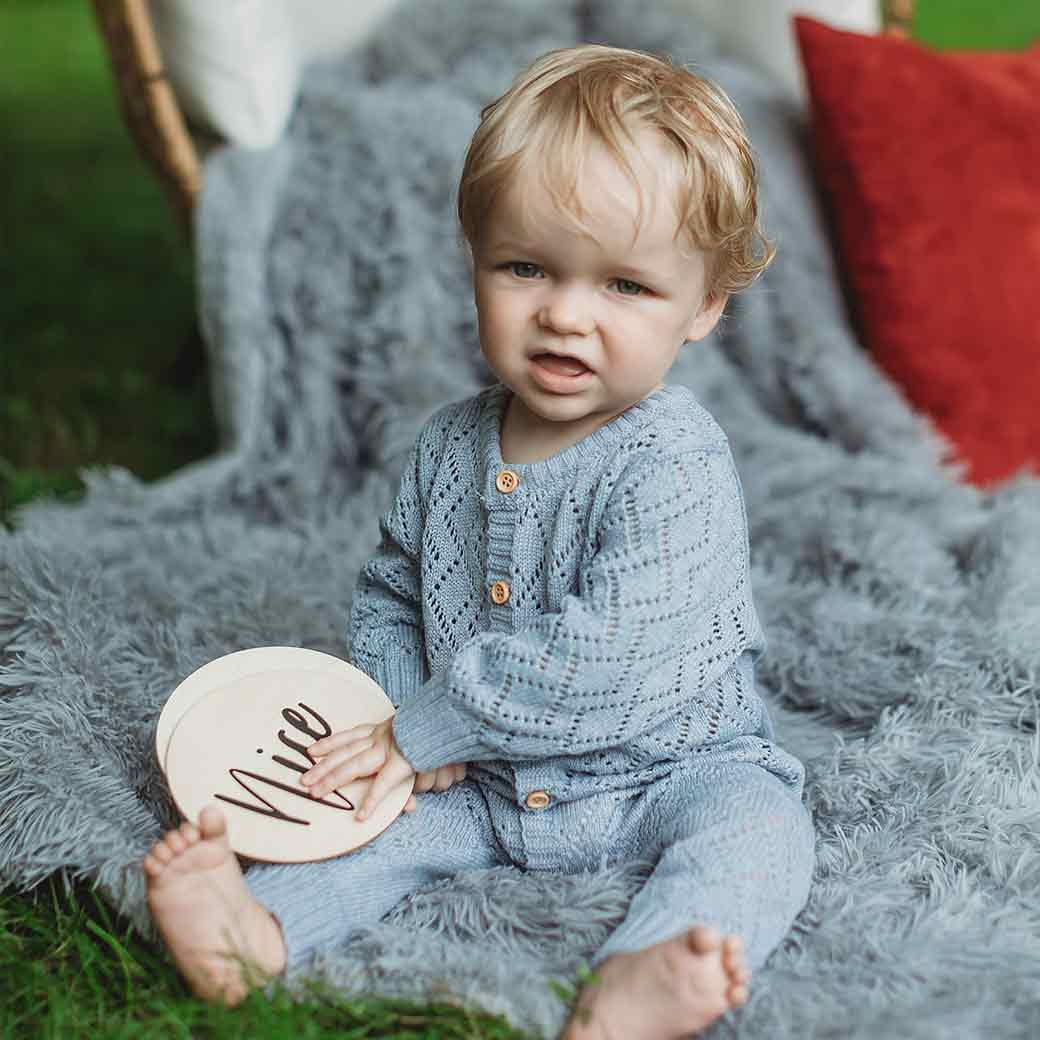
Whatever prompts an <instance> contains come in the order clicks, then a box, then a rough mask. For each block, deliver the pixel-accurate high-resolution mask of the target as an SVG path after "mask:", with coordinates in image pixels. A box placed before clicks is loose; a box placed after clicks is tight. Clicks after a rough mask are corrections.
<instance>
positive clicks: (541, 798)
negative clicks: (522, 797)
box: [527, 791, 552, 809]
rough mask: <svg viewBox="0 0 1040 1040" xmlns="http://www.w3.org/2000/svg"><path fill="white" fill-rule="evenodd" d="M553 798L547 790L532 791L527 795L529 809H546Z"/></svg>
mask: <svg viewBox="0 0 1040 1040" xmlns="http://www.w3.org/2000/svg"><path fill="white" fill-rule="evenodd" d="M551 801H552V799H551V798H550V797H549V795H548V793H547V792H545V791H532V792H531V793H530V794H529V795H528V796H527V808H528V809H544V808H545V807H546V806H547V805H548V804H549V803H550V802H551Z"/></svg>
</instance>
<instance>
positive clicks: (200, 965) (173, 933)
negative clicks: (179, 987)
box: [143, 806, 285, 1005]
mask: <svg viewBox="0 0 1040 1040" xmlns="http://www.w3.org/2000/svg"><path fill="white" fill-rule="evenodd" d="M143 867H144V872H145V874H146V875H147V882H148V906H149V907H150V908H151V911H152V917H154V918H155V923H156V924H157V925H158V927H159V931H160V932H161V933H162V937H163V939H164V940H165V942H166V946H167V947H168V949H169V951H170V953H171V955H172V956H173V959H174V961H175V962H176V963H177V967H178V968H179V969H180V970H181V973H182V974H183V975H184V977H185V978H186V979H187V981H188V985H189V986H191V989H192V992H194V993H195V995H196V996H199V997H203V998H205V999H206V1000H215V1001H223V1002H224V1003H226V1004H229V1005H233V1004H237V1003H239V1001H241V1000H242V999H243V998H244V997H245V995H246V994H247V993H248V992H249V988H250V986H251V985H260V984H262V983H264V982H266V981H267V980H268V979H269V978H271V977H273V976H275V975H277V974H279V973H280V972H281V971H282V970H283V969H284V967H285V943H284V942H283V940H282V933H281V929H280V928H279V927H278V924H277V922H276V921H275V919H274V918H273V917H272V916H271V915H270V914H269V913H268V912H267V910H265V909H264V907H263V906H262V905H261V904H260V903H259V902H257V900H256V899H255V898H254V897H253V894H252V893H251V892H250V891H249V888H248V886H247V885H246V882H245V878H244V877H243V876H242V870H241V868H240V867H239V865H238V860H237V859H236V858H235V854H234V853H233V852H232V851H231V846H230V845H229V844H228V837H227V823H226V821H225V819H224V814H223V813H222V812H221V811H220V809H218V808H217V807H216V806H207V807H206V808H205V809H203V810H202V813H201V814H200V816H199V826H198V827H196V826H195V825H194V824H192V823H184V824H182V825H181V826H180V828H179V829H177V830H173V831H167V833H166V835H165V837H164V838H163V839H162V841H159V842H157V843H156V844H155V845H154V846H153V847H152V850H151V851H150V852H149V853H148V855H147V856H145V858H144V863H143Z"/></svg>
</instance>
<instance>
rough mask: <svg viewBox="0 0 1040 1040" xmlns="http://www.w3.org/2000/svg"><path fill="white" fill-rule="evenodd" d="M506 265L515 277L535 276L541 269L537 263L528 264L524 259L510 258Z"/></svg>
mask: <svg viewBox="0 0 1040 1040" xmlns="http://www.w3.org/2000/svg"><path fill="white" fill-rule="evenodd" d="M506 266H507V267H508V268H509V269H510V270H511V271H512V272H513V274H515V275H516V276H517V278H537V277H538V275H539V273H540V270H541V269H540V268H539V267H538V265H537V264H530V263H527V262H526V261H524V260H511V261H510V262H509V263H508V264H507V265H506Z"/></svg>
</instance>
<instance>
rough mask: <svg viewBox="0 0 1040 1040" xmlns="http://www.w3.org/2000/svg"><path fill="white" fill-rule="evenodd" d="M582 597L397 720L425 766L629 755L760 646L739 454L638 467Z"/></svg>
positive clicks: (610, 520) (412, 754)
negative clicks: (644, 736) (635, 742)
mask: <svg viewBox="0 0 1040 1040" xmlns="http://www.w3.org/2000/svg"><path fill="white" fill-rule="evenodd" d="M598 533H599V537H600V548H599V551H598V552H597V554H596V556H595V557H594V558H593V560H592V561H591V564H590V566H589V567H588V569H587V571H586V572H585V573H583V574H582V575H581V586H580V587H581V590H582V591H581V594H580V595H570V596H567V597H565V599H564V602H563V605H562V608H561V609H560V611H559V612H557V613H554V614H548V615H544V616H542V617H541V618H539V619H538V620H537V621H536V622H535V623H533V624H532V625H531V626H530V627H528V628H526V629H524V630H522V631H519V632H514V633H500V632H483V633H481V634H479V635H478V636H476V637H475V638H474V639H473V640H471V641H470V642H469V643H467V644H466V646H464V647H463V648H462V649H461V650H460V651H459V652H458V653H457V654H456V655H455V657H454V658H453V659H452V661H451V663H450V664H449V665H448V666H447V667H446V668H445V669H444V670H443V671H442V672H440V673H438V675H437V676H436V677H434V678H433V679H431V680H430V681H429V682H427V683H426V684H425V685H424V686H423V687H422V689H421V690H420V691H418V693H417V694H416V696H415V697H414V698H412V699H411V700H410V701H409V702H408V703H407V704H404V705H402V707H401V709H400V710H399V711H398V713H397V715H396V717H395V718H394V723H393V729H394V734H395V737H396V740H397V743H398V746H399V747H400V748H401V750H402V752H403V754H404V755H405V756H406V757H407V759H408V760H409V761H410V762H411V763H412V764H413V765H414V766H415V768H416V769H423V770H427V769H431V768H433V767H435V766H437V765H439V764H441V763H444V762H453V761H460V760H461V761H467V762H470V761H481V760H486V759H492V758H513V759H539V758H547V757H553V756H556V755H561V754H578V753H583V752H588V751H595V750H599V749H603V748H608V747H612V746H618V745H621V744H624V743H625V742H627V741H629V740H630V739H632V738H633V737H635V736H637V735H639V734H641V733H645V732H647V731H649V730H651V729H653V728H654V727H655V726H657V725H658V724H659V723H660V722H661V721H662V720H663V719H665V718H666V717H668V716H670V715H672V714H674V713H675V712H676V711H677V710H679V709H680V708H682V707H684V706H688V705H689V703H690V701H691V700H692V699H694V698H696V697H697V695H698V694H699V693H703V692H704V691H706V690H707V689H708V688H709V687H710V686H711V685H712V684H713V683H714V682H715V681H716V680H717V679H718V678H719V677H720V676H721V675H722V674H723V673H724V672H725V671H726V670H727V669H728V668H729V667H730V666H731V665H732V664H733V662H734V661H735V660H736V659H737V658H738V657H739V656H740V655H741V654H742V653H743V652H744V651H745V650H746V649H748V648H749V646H753V645H755V640H756V639H758V638H759V637H760V631H759V629H758V626H757V619H756V617H755V614H754V608H753V606H752V602H751V594H750V580H749V559H748V557H749V551H748V537H747V522H746V518H745V513H744V503H743V497H742V495H741V490H740V484H739V480H738V478H737V474H736V470H735V468H734V465H733V460H732V457H731V455H730V452H729V447H728V445H727V444H725V442H719V443H717V444H713V445H711V446H708V447H703V446H697V447H696V448H687V449H685V450H683V449H682V448H681V447H680V446H676V447H675V448H674V449H673V450H671V451H668V452H667V453H661V454H656V455H651V454H649V453H647V454H646V455H642V456H640V457H638V458H637V459H636V460H634V462H633V463H632V464H631V465H630V467H629V469H628V471H627V472H626V473H625V474H623V475H622V478H621V479H620V480H619V482H618V484H617V485H616V486H615V488H614V490H613V492H612V495H611V499H610V502H609V504H608V505H607V507H606V509H605V511H604V514H603V517H602V520H601V522H600V526H599V532H598Z"/></svg>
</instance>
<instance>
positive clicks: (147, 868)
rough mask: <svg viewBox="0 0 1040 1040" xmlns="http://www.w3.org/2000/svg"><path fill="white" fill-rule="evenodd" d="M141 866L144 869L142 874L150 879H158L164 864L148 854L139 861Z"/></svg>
mask: <svg viewBox="0 0 1040 1040" xmlns="http://www.w3.org/2000/svg"><path fill="white" fill-rule="evenodd" d="M141 866H142V867H143V868H144V872H145V873H146V874H147V875H148V876H149V877H152V878H156V877H158V876H159V875H160V874H161V873H162V872H163V868H164V866H165V864H163V863H162V862H161V861H160V860H158V859H156V858H155V856H153V855H152V854H151V853H150V852H149V853H148V855H147V856H145V858H144V859H143V860H142V861H141Z"/></svg>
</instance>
